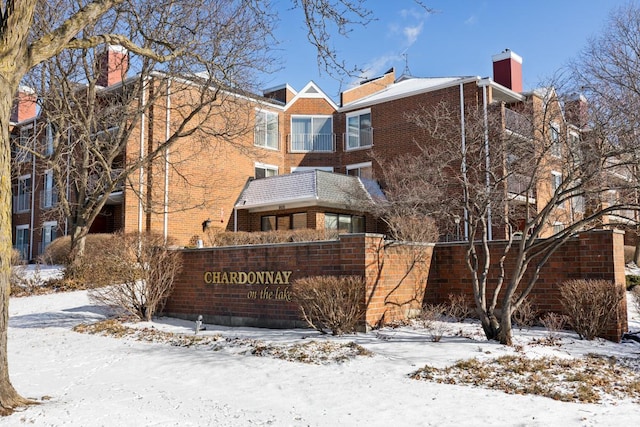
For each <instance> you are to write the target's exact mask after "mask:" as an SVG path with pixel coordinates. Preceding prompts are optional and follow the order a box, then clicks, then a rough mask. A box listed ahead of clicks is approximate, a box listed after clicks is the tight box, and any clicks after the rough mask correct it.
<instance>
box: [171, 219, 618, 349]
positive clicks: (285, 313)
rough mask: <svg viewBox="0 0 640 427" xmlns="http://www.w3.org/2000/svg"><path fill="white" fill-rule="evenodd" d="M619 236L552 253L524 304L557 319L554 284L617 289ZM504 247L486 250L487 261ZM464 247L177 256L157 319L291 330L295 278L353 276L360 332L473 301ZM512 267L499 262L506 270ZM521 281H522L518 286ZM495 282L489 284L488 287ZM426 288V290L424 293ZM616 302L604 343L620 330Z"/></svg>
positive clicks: (341, 247)
mask: <svg viewBox="0 0 640 427" xmlns="http://www.w3.org/2000/svg"><path fill="white" fill-rule="evenodd" d="M622 238H623V236H622V234H621V233H619V232H616V231H610V230H603V231H596V232H591V233H585V234H582V235H580V236H579V237H577V238H575V239H573V240H571V241H570V242H568V243H567V244H565V245H564V246H563V247H561V248H560V249H559V250H558V251H557V255H556V256H555V257H554V258H553V259H552V260H551V261H549V262H548V263H547V264H546V265H545V266H544V267H543V269H542V271H541V272H540V277H539V279H538V283H537V285H536V286H535V288H534V290H533V292H532V294H531V297H532V299H533V301H534V304H535V306H536V308H537V309H538V310H540V311H541V312H549V311H556V312H561V311H562V306H561V304H560V298H559V288H558V285H559V284H560V283H562V282H564V281H565V280H568V279H576V278H586V279H606V280H611V281H613V282H614V283H616V284H617V285H618V286H625V281H624V257H623V253H622ZM502 245H504V242H493V243H491V250H492V253H493V255H494V256H493V258H492V259H493V260H494V262H495V260H496V259H497V254H498V253H499V251H500V249H501V247H502ZM464 251H465V249H464V246H463V245H461V244H437V245H435V249H433V246H420V245H391V244H389V243H388V242H385V241H384V240H383V238H382V236H381V235H375V234H349V235H341V236H340V239H339V240H337V241H325V242H312V243H286V244H277V245H255V246H243V247H225V248H209V249H199V250H185V251H182V255H183V260H184V271H183V273H182V274H181V276H180V277H179V278H178V280H177V281H176V284H175V290H174V292H173V293H172V295H171V297H170V298H169V301H168V302H167V305H166V307H165V313H166V314H168V315H171V316H177V317H182V318H188V319H195V318H196V316H197V315H199V314H202V315H203V316H204V319H205V321H207V322H211V323H220V324H227V325H253V326H267V327H293V326H300V325H301V324H302V323H301V321H300V318H299V314H298V309H297V307H296V305H295V303H294V302H292V301H290V300H289V299H288V296H290V292H291V286H295V285H294V284H293V283H294V282H295V280H296V279H299V278H302V277H307V276H315V275H335V276H343V275H357V276H361V277H364V278H365V279H366V284H367V285H366V286H367V292H366V301H364V302H363V303H364V304H365V306H366V325H367V326H368V327H371V326H381V325H383V324H385V323H388V322H390V321H394V320H403V319H407V318H409V317H411V316H412V315H415V314H417V313H418V312H419V310H420V308H421V307H422V305H423V304H424V303H442V302H446V301H447V298H448V295H449V294H465V295H468V296H469V297H470V298H469V300H470V301H473V295H472V293H471V281H470V276H469V272H468V270H467V267H466V265H465V263H464ZM512 262H513V260H512V259H510V260H508V261H507V271H509V266H510V265H511V264H510V263H512ZM262 271H269V272H287V274H289V273H288V272H290V275H288V276H287V283H274V284H268V285H257V284H255V285H248V284H215V285H214V284H207V283H205V277H204V275H205V272H227V273H229V274H231V273H238V272H244V273H245V274H248V273H250V272H262ZM526 278H527V277H525V279H526ZM493 279H495V278H494V277H493V278H492V280H493ZM425 285H426V288H425ZM626 313H627V307H626V300H623V301H622V302H621V303H620V305H619V307H618V310H617V311H616V313H614V315H613V316H612V319H611V324H610V327H609V329H608V331H607V333H606V334H605V338H607V339H610V340H613V341H619V340H620V338H621V336H622V334H623V333H624V332H626V331H627V317H626Z"/></svg>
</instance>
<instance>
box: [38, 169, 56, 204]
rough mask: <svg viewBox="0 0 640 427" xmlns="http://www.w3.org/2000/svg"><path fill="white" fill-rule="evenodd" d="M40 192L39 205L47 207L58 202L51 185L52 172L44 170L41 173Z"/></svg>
mask: <svg viewBox="0 0 640 427" xmlns="http://www.w3.org/2000/svg"><path fill="white" fill-rule="evenodd" d="M42 181H43V182H42V192H41V193H40V194H41V196H40V207H41V208H43V209H49V208H51V207H53V206H54V205H55V204H56V203H58V194H57V193H56V191H55V189H54V186H53V172H52V171H51V170H46V171H45V172H44V174H43V175H42Z"/></svg>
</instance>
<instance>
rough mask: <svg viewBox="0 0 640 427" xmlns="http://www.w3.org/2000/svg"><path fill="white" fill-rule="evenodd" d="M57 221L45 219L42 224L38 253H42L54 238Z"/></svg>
mask: <svg viewBox="0 0 640 427" xmlns="http://www.w3.org/2000/svg"><path fill="white" fill-rule="evenodd" d="M57 229H58V223H57V222H56V221H47V222H45V223H44V224H42V243H41V245H40V253H41V254H42V253H44V251H45V249H47V246H49V244H50V243H51V242H52V241H54V240H55V239H56V230H57Z"/></svg>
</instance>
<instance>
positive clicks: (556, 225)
mask: <svg viewBox="0 0 640 427" xmlns="http://www.w3.org/2000/svg"><path fill="white" fill-rule="evenodd" d="M562 230H564V224H563V223H561V222H554V223H553V234H558V233H560V232H561V231H562Z"/></svg>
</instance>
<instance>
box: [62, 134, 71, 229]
mask: <svg viewBox="0 0 640 427" xmlns="http://www.w3.org/2000/svg"><path fill="white" fill-rule="evenodd" d="M67 147H71V129H68V130H67ZM70 169H71V157H67V173H66V175H67V177H66V182H65V189H64V192H65V193H66V197H67V205H69V197H70V196H71V188H70V185H69V182H70V181H71V179H70V174H71V171H70ZM64 235H65V236H68V235H69V217H68V216H66V215H65V218H64Z"/></svg>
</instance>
